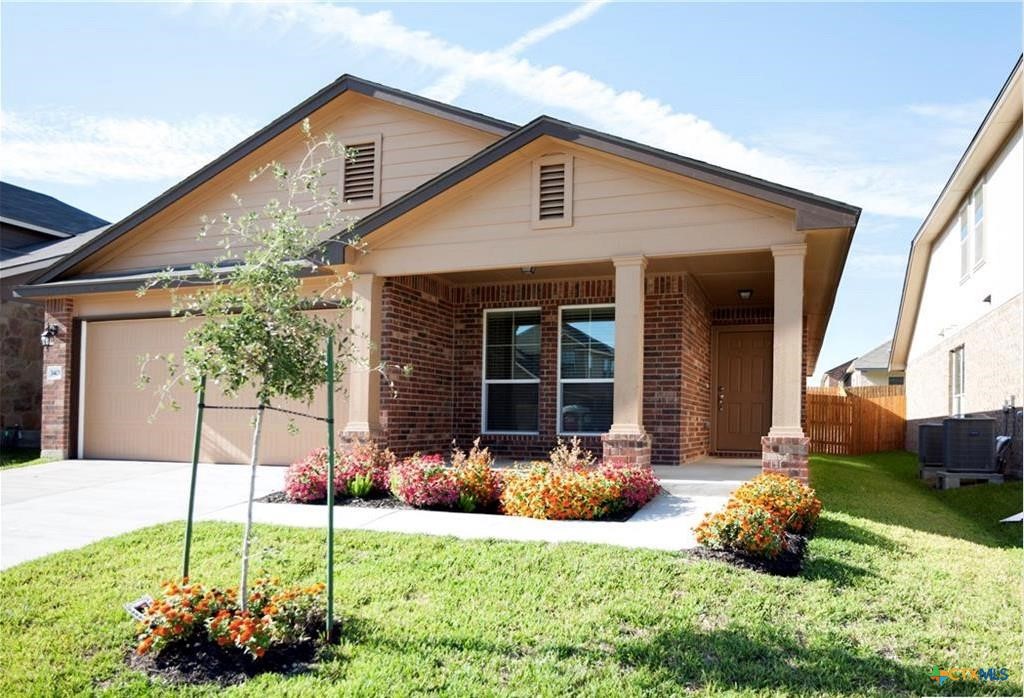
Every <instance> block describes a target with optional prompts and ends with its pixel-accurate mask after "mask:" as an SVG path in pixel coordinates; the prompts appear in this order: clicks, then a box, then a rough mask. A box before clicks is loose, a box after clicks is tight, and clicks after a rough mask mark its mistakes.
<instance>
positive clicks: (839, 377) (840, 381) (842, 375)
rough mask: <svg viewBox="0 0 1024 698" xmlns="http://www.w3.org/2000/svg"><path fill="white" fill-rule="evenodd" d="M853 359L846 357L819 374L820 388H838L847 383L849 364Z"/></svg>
mask: <svg viewBox="0 0 1024 698" xmlns="http://www.w3.org/2000/svg"><path fill="white" fill-rule="evenodd" d="M853 362H854V360H853V359H848V360H846V361H844V362H843V363H841V364H839V365H838V366H834V367H833V368H830V369H829V370H827V371H825V372H824V373H822V374H821V387H822V388H839V387H843V386H846V385H848V383H847V380H848V379H849V368H850V364H852V363H853Z"/></svg>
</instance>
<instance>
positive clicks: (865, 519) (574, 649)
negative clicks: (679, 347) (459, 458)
mask: <svg viewBox="0 0 1024 698" xmlns="http://www.w3.org/2000/svg"><path fill="white" fill-rule="evenodd" d="M912 468H913V461H912V458H911V457H908V456H907V455H906V454H893V455H883V456H878V457H870V458H816V459H814V462H813V463H812V476H813V484H814V485H815V486H817V487H818V488H819V492H820V494H821V496H822V498H823V499H824V502H825V512H824V514H823V516H822V519H821V522H820V525H819V531H818V534H817V536H816V537H815V538H814V539H813V540H812V541H811V544H810V548H809V553H808V558H807V566H806V569H805V572H804V574H803V575H802V576H801V577H796V578H779V577H770V576H766V575H762V574H758V573H755V572H749V571H743V570H738V569H734V568H732V567H728V566H726V565H724V564H722V563H715V562H694V561H692V560H691V559H689V558H688V557H687V556H685V555H682V554H671V553H660V552H653V551H632V550H625V549H621V548H614V547H606V546H587V545H577V544H563V545H548V544H533V543H531V544H524V543H507V542H482V541H458V540H454V539H448V538H429V537H425V536H406V535H399V534H383V533H365V532H339V534H338V536H337V556H336V559H337V574H336V585H337V599H338V602H339V606H340V611H341V613H342V614H343V615H344V616H345V618H346V620H345V628H344V641H343V643H342V644H341V645H340V646H338V647H337V648H335V649H333V650H332V651H331V652H330V653H329V654H328V656H326V657H325V658H324V660H323V661H322V662H321V663H320V664H319V666H318V667H317V668H316V670H315V671H313V672H311V673H308V674H303V675H297V676H289V677H285V676H278V675H263V676H261V677H259V678H257V679H254V680H253V681H250V682H249V683H248V684H245V685H242V686H238V687H235V688H233V689H231V690H229V691H228V693H229V694H234V695H282V696H283V695H288V696H301V695H309V696H314V695H316V696H319V695H353V694H354V695H368V696H369V695H409V694H417V693H418V694H423V693H433V692H440V693H447V694H454V695H474V696H475V695H524V696H548V695H595V696H604V695H615V696H619V695H623V696H628V695H637V696H640V695H672V694H680V693H688V692H701V693H710V694H724V693H740V694H746V695H755V694H759V695H763V694H772V693H774V694H779V695H796V694H800V695H811V694H814V695H878V694H887V693H888V694H913V695H919V694H925V693H926V694H947V695H962V694H973V693H990V694H999V695H1020V693H1021V676H1020V666H1021V660H1022V657H1021V631H1022V628H1021V612H1022V608H1021V572H1020V570H1021V565H1022V562H1024V554H1022V551H1021V548H1020V531H1021V529H1020V527H1019V526H1018V527H1016V528H1013V527H1009V526H1007V527H1000V526H999V525H994V524H988V523H982V522H979V521H978V518H979V517H986V518H987V519H991V518H992V517H1002V516H1006V515H1008V514H1010V513H1014V511H1016V510H1017V509H1018V508H1019V506H1020V501H1021V485H1020V483H1015V484H1010V485H1004V486H986V487H984V488H975V489H973V490H963V491H960V492H947V493H939V492H934V491H930V490H927V489H925V488H923V487H921V486H919V484H918V483H917V482H916V481H914V480H913V479H911V478H909V477H908V476H907V474H908V473H910V472H911V470H912ZM257 533H258V540H257V541H256V544H255V549H256V550H257V551H258V557H257V560H256V563H255V568H256V569H260V568H263V569H266V570H267V571H269V572H271V573H273V574H278V575H280V576H281V577H282V578H283V581H285V582H292V581H295V582H304V583H308V582H313V581H316V580H317V579H319V575H320V574H321V572H320V570H321V567H322V560H323V540H324V534H323V533H322V532H319V531H310V530H299V529H288V528H272V527H265V526H261V527H258V528H257ZM180 537H181V525H180V524H174V525H165V526H158V527H154V528H150V529H146V530H143V531H138V532H135V533H132V534H129V535H126V536H122V537H120V538H116V539H112V540H108V541H104V542H101V543H98V544H95V545H91V546H89V547H87V548H84V549H82V550H78V551H72V552H67V553H60V554H57V555H53V556H51V557H48V558H45V559H42V560H37V561H35V562H30V563H26V564H24V565H20V566H18V567H16V568H13V569H11V570H9V571H7V572H5V573H4V574H3V575H2V579H0V599H2V600H3V601H2V610H0V666H2V667H3V671H2V672H0V695H4V696H8V695H51V694H84V693H91V692H100V691H102V690H104V689H106V690H109V691H112V692H115V693H118V694H129V695H164V694H166V695H170V694H174V695H180V694H184V695H214V694H218V693H219V692H220V690H219V689H216V688H214V687H199V688H190V689H187V690H182V689H173V688H169V687H165V686H162V685H158V684H155V683H151V682H150V681H149V680H148V679H146V678H145V677H143V676H142V675H140V674H137V673H134V672H132V671H130V670H128V669H127V668H125V666H124V664H123V661H122V660H123V656H124V654H125V652H126V651H127V648H128V645H129V641H130V636H131V633H132V623H131V622H130V621H129V620H128V619H127V616H126V614H125V613H124V611H122V610H121V604H122V603H124V602H125V601H128V600H130V599H132V598H134V597H136V596H139V595H141V594H143V593H147V592H148V593H152V592H154V591H156V583H157V581H158V580H159V579H161V578H166V577H172V576H174V575H175V574H176V572H177V565H178V559H179V555H180ZM239 540H240V528H239V527H238V526H234V525H229V524H212V523H208V524H201V525H199V526H198V527H197V534H196V540H195V546H194V549H193V572H194V576H195V577H196V578H201V579H202V580H203V581H204V582H207V583H210V584H219V585H230V584H235V583H236V582H237V580H236V579H235V576H236V570H237V556H238V547H239ZM934 666H938V667H939V668H946V667H954V666H955V667H961V666H969V667H978V666H984V667H989V666H992V667H1008V668H1009V670H1010V680H1009V681H1007V682H1001V683H964V682H957V683H952V682H948V683H947V684H946V685H945V686H943V687H941V688H939V687H938V686H937V685H935V684H934V683H933V682H932V681H931V680H929V678H928V675H929V673H930V672H931V670H932V667H934Z"/></svg>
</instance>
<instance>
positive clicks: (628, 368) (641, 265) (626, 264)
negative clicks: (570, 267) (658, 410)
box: [608, 255, 647, 435]
mask: <svg viewBox="0 0 1024 698" xmlns="http://www.w3.org/2000/svg"><path fill="white" fill-rule="evenodd" d="M612 262H613V263H614V264H615V404H614V410H615V411H614V414H613V418H612V426H611V429H610V430H609V431H608V433H609V434H613V435H616V434H629V435H637V434H643V433H644V426H643V406H644V271H645V270H646V268H647V259H646V258H644V257H642V256H639V255H637V256H630V257H615V258H613V259H612Z"/></svg>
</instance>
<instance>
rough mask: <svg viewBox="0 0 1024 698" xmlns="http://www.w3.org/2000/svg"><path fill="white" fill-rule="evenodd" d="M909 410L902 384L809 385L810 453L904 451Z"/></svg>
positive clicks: (849, 453) (837, 453) (807, 400)
mask: <svg viewBox="0 0 1024 698" xmlns="http://www.w3.org/2000/svg"><path fill="white" fill-rule="evenodd" d="M906 409H907V401H906V396H905V395H904V392H903V386H902V385H882V386H872V387H865V388H808V389H807V398H806V401H805V403H804V415H805V419H806V429H807V436H809V437H810V439H811V453H827V454H830V455H837V456H856V455H860V454H862V453H875V452H876V451H894V450H902V449H903V443H904V433H905V424H906Z"/></svg>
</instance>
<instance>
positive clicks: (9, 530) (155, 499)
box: [0, 460, 285, 569]
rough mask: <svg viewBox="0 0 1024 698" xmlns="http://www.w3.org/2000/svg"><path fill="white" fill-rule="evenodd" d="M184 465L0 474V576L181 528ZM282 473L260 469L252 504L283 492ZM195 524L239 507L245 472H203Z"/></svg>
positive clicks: (127, 464) (59, 467) (61, 465)
mask: <svg viewBox="0 0 1024 698" xmlns="http://www.w3.org/2000/svg"><path fill="white" fill-rule="evenodd" d="M190 469H191V466H190V465H189V464H187V463H153V462H142V461H104V460H74V461H55V462H53V463H44V464H42V465H32V466H28V467H25V468H14V469H12V470H4V471H0V569H6V568H8V567H11V566H12V565H17V564H18V563H21V562H25V561H26V560H33V559H35V558H37V557H42V556H43V555H49V554H50V553H55V552H57V551H59V550H69V549H71V548H79V547H81V546H83V545H86V544H88V543H92V542H94V541H97V540H100V539H101V538H107V537H110V536H116V535H120V534H122V533H127V532H129V531H134V530H135V529H138V528H143V527H146V526H152V525H154V524H158V523H164V522H167V521H176V520H182V519H184V518H185V513H186V509H187V504H188V483H189V472H190ZM284 473H285V468H281V467H274V466H262V467H260V469H259V471H258V473H257V476H256V496H257V497H262V496H264V495H266V494H269V493H271V492H275V491H277V490H280V489H282V487H283V483H284ZM198 483H199V484H198V487H197V492H196V518H211V517H213V516H214V515H215V514H216V513H217V512H218V511H220V510H221V509H229V508H234V507H237V505H239V504H243V503H244V502H245V501H246V500H247V498H248V494H249V490H248V487H249V468H248V467H247V466H244V465H207V464H203V465H200V469H199V481H198Z"/></svg>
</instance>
